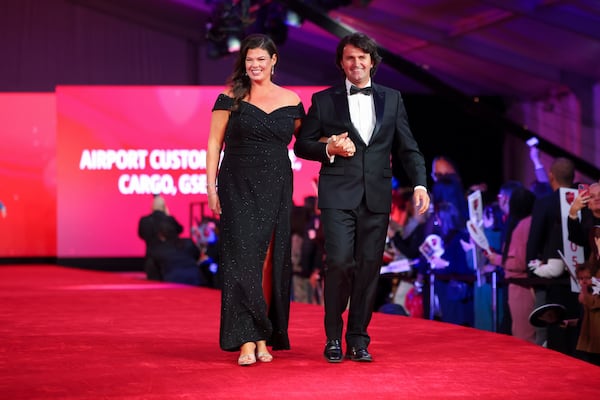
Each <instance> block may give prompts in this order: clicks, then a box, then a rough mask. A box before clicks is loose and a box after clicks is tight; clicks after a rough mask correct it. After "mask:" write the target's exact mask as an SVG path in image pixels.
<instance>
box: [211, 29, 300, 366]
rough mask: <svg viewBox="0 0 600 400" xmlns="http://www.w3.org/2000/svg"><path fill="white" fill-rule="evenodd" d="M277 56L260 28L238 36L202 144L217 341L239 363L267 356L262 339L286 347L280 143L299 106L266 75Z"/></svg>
mask: <svg viewBox="0 0 600 400" xmlns="http://www.w3.org/2000/svg"><path fill="white" fill-rule="evenodd" d="M277 57H278V56H277V49H276V47H275V44H274V43H273V41H272V40H271V39H270V38H269V37H268V36H265V35H261V34H254V35H250V36H248V37H247V38H245V39H244V40H243V42H242V45H241V49H240V53H239V56H238V59H237V61H236V63H235V67H234V72H233V74H232V75H231V77H230V79H229V82H228V83H229V85H228V86H229V87H228V89H227V90H226V91H225V92H224V93H222V94H220V95H219V97H218V98H217V101H216V103H215V106H214V108H213V113H212V120H211V126H210V134H209V138H208V145H207V156H206V164H207V165H206V176H207V194H208V204H209V207H210V209H211V210H212V211H213V212H214V213H217V214H220V215H221V221H220V230H221V236H220V238H219V240H220V250H221V265H220V268H221V269H222V272H223V289H222V295H221V332H220V346H221V348H222V349H223V350H226V351H238V350H239V351H240V355H239V358H238V364H239V365H242V366H245V365H251V364H254V363H255V362H256V359H257V358H258V360H259V361H262V362H270V361H272V359H273V357H272V355H271V354H270V353H269V351H268V349H267V344H269V345H271V346H272V347H273V350H286V349H289V348H290V344H289V339H288V334H287V328H288V318H289V305H290V303H289V301H290V300H289V299H290V279H291V257H290V217H291V209H292V169H291V164H290V159H289V156H288V149H287V146H288V144H289V143H290V141H291V139H292V135H294V134H295V133H296V132H297V130H298V128H299V127H300V121H301V118H302V117H303V116H304V107H303V106H302V103H301V102H300V98H299V97H298V95H297V94H295V93H294V92H292V91H290V90H287V89H284V88H282V87H280V86H277V85H275V84H274V83H273V82H272V80H271V77H272V75H273V72H274V68H275V65H276V63H277ZM223 144H225V150H224V157H223V160H222V162H221V165H220V167H219V157H220V153H221V150H222V148H223ZM217 173H218V185H219V186H218V190H217Z"/></svg>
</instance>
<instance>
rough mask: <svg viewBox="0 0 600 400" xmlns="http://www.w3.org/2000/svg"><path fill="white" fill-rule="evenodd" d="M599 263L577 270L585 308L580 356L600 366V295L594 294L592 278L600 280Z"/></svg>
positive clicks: (582, 266)
mask: <svg viewBox="0 0 600 400" xmlns="http://www.w3.org/2000/svg"><path fill="white" fill-rule="evenodd" d="M598 267H599V264H598V262H593V261H588V262H586V263H583V264H578V265H577V267H576V270H575V273H576V276H577V281H578V282H579V286H580V287H581V292H580V293H579V296H578V300H579V303H581V305H582V307H583V313H582V320H581V329H580V331H579V338H578V340H577V351H578V354H577V355H578V356H579V357H580V358H582V359H583V360H585V361H587V362H590V363H592V364H595V365H598V366H600V295H599V294H594V287H593V285H592V277H594V278H596V279H600V268H598Z"/></svg>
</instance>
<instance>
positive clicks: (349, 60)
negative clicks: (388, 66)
mask: <svg viewBox="0 0 600 400" xmlns="http://www.w3.org/2000/svg"><path fill="white" fill-rule="evenodd" d="M341 67H342V70H344V74H345V75H346V78H348V80H349V81H350V82H352V84H354V85H356V86H358V87H364V86H365V85H366V84H367V83H368V82H369V79H370V78H371V69H372V68H373V60H371V55H370V54H369V53H365V52H364V51H363V50H361V49H359V48H358V47H355V46H353V45H351V44H347V45H346V46H344V51H343V52H342V61H341Z"/></svg>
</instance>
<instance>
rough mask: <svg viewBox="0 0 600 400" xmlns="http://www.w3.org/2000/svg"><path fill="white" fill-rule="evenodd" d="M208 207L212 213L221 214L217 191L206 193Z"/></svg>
mask: <svg viewBox="0 0 600 400" xmlns="http://www.w3.org/2000/svg"><path fill="white" fill-rule="evenodd" d="M207 196H208V208H210V210H211V211H212V212H213V213H214V214H221V202H220V201H219V195H218V194H217V192H210V193H208V195H207Z"/></svg>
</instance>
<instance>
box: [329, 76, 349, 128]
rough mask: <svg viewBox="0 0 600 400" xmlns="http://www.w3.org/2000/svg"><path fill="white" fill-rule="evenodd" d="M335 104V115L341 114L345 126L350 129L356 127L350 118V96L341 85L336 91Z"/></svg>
mask: <svg viewBox="0 0 600 400" xmlns="http://www.w3.org/2000/svg"><path fill="white" fill-rule="evenodd" d="M333 104H334V106H335V113H334V115H339V116H340V117H341V121H342V123H343V124H344V126H346V127H348V129H354V125H352V120H351V119H350V109H349V107H348V97H347V96H346V88H345V87H344V86H341V87H339V88H338V89H337V90H336V91H335V93H334V99H333Z"/></svg>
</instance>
